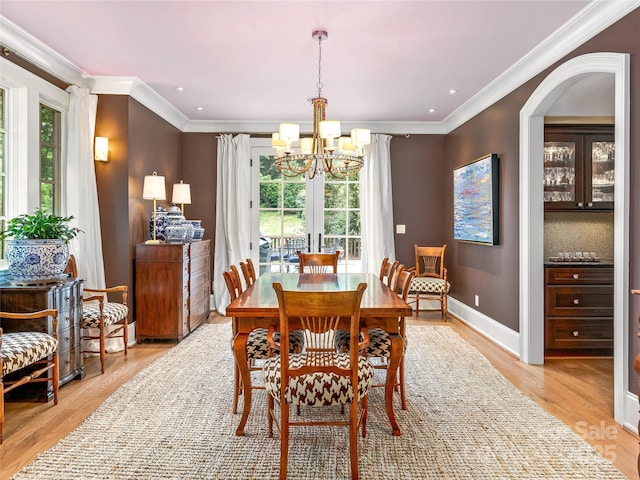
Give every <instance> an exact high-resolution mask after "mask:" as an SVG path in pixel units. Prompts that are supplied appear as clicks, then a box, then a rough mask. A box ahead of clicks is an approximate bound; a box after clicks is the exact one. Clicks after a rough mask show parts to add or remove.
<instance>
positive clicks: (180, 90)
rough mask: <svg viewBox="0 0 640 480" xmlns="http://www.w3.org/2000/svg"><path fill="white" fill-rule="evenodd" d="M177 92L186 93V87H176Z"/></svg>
mask: <svg viewBox="0 0 640 480" xmlns="http://www.w3.org/2000/svg"><path fill="white" fill-rule="evenodd" d="M176 90H177V91H179V92H184V87H176Z"/></svg>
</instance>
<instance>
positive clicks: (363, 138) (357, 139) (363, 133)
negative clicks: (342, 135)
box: [351, 128, 371, 145]
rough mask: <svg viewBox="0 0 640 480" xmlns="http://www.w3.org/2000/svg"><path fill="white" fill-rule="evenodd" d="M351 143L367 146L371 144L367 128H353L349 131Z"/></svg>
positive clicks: (369, 132) (369, 131)
mask: <svg viewBox="0 0 640 480" xmlns="http://www.w3.org/2000/svg"><path fill="white" fill-rule="evenodd" d="M351 142H352V143H353V144H354V145H369V144H370V143H371V130H369V129H368V128H354V129H353V130H351Z"/></svg>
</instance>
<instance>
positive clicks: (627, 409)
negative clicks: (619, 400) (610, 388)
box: [623, 392, 640, 434]
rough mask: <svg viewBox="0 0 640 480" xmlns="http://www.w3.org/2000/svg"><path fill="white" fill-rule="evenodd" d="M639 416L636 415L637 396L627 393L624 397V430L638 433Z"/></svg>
mask: <svg viewBox="0 0 640 480" xmlns="http://www.w3.org/2000/svg"><path fill="white" fill-rule="evenodd" d="M639 419H640V416H639V414H638V396H637V395H635V394H633V393H631V392H627V393H626V395H625V396H624V422H623V425H624V427H625V428H626V429H628V430H630V431H632V432H634V433H636V434H637V433H638V421H639Z"/></svg>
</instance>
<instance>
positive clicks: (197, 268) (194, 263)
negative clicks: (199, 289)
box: [191, 255, 209, 275]
mask: <svg viewBox="0 0 640 480" xmlns="http://www.w3.org/2000/svg"><path fill="white" fill-rule="evenodd" d="M208 269H209V255H200V256H198V257H192V258H191V275H194V274H198V273H200V272H201V271H203V270H208Z"/></svg>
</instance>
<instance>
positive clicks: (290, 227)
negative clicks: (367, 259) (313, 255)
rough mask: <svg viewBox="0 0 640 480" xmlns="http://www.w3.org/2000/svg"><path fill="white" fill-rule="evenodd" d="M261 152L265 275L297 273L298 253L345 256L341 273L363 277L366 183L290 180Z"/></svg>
mask: <svg viewBox="0 0 640 480" xmlns="http://www.w3.org/2000/svg"><path fill="white" fill-rule="evenodd" d="M263 152H264V150H263V151H262V152H260V155H259V156H258V158H259V169H260V171H259V175H260V178H259V232H260V242H259V251H260V258H259V263H260V271H261V273H262V272H265V271H276V272H277V271H297V270H298V265H299V259H298V256H297V254H296V252H297V251H298V250H300V251H302V252H306V251H315V252H317V251H322V252H325V253H331V252H335V251H337V250H339V251H340V252H341V254H340V259H339V262H338V270H339V271H342V272H344V271H352V272H358V271H360V265H361V253H360V250H361V236H360V183H359V178H358V175H357V174H355V175H352V176H350V177H348V178H346V179H339V178H334V177H333V176H331V175H327V174H324V175H318V176H316V178H314V179H313V180H307V178H306V176H304V175H301V176H297V177H284V176H282V175H281V174H280V172H279V171H278V169H277V168H276V167H275V165H274V163H273V156H272V155H271V154H265V153H263ZM254 158H255V157H254Z"/></svg>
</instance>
